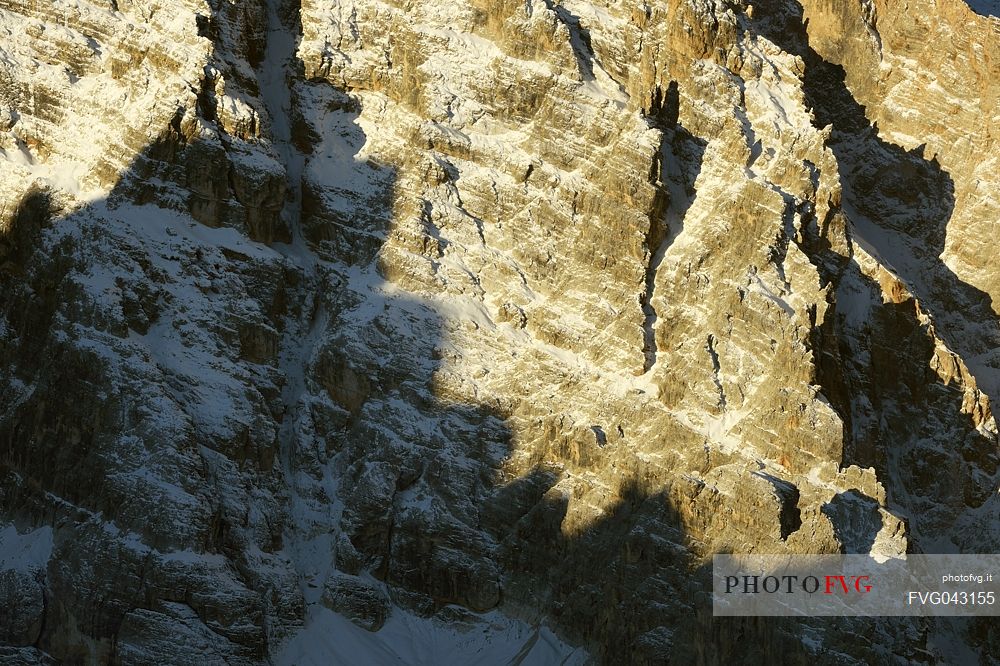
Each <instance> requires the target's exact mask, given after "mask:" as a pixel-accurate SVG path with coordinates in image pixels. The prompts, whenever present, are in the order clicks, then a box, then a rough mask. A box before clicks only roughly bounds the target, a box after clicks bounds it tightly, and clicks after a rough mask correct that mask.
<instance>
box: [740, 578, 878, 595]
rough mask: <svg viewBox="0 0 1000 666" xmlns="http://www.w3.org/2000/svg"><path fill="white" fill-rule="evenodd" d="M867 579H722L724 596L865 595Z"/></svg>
mask: <svg viewBox="0 0 1000 666" xmlns="http://www.w3.org/2000/svg"><path fill="white" fill-rule="evenodd" d="M871 591H872V585H871V576H868V575H864V576H850V575H844V574H825V575H823V576H797V575H792V574H786V575H783V576H761V575H744V576H726V586H725V593H726V594H761V593H763V594H799V593H804V594H852V593H855V592H856V593H858V594H867V593H869V592H871Z"/></svg>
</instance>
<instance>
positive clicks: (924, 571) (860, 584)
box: [712, 555, 1000, 616]
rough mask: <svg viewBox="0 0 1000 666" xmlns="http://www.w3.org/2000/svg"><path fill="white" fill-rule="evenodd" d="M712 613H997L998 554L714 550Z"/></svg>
mask: <svg viewBox="0 0 1000 666" xmlns="http://www.w3.org/2000/svg"><path fill="white" fill-rule="evenodd" d="M712 565H713V566H712V568H713V612H714V614H715V615H742V616H749V615H799V616H801V615H816V616H833V615H845V616H846V615H853V616H883V615H902V616H906V615H913V616H921V615H953V616H958V615H997V614H1000V604H997V603H996V602H997V601H998V599H1000V591H998V590H997V589H996V587H997V584H996V583H995V582H994V579H995V578H996V577H995V576H994V575H993V574H994V573H995V572H997V571H1000V555H909V556H907V557H905V558H902V557H901V558H897V559H884V558H883V559H882V560H876V559H874V558H873V557H871V556H869V555H783V556H777V555H716V556H715V557H714V558H713V562H712Z"/></svg>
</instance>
